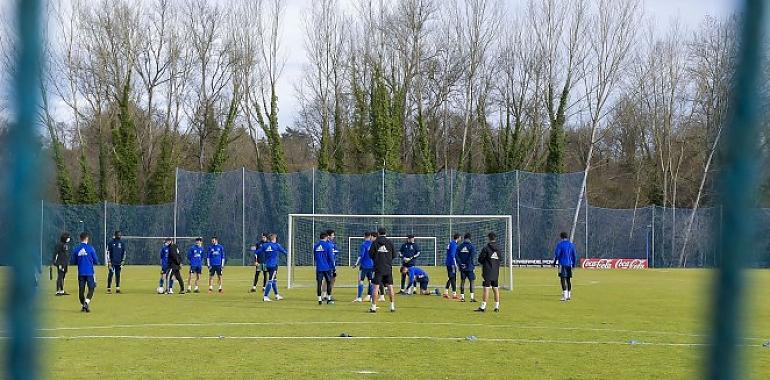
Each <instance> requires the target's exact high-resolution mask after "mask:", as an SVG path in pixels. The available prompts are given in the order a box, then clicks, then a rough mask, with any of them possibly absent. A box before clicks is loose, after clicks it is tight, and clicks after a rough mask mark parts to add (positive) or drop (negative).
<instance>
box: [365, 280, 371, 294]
mask: <svg viewBox="0 0 770 380" xmlns="http://www.w3.org/2000/svg"><path fill="white" fill-rule="evenodd" d="M366 295H368V296H371V295H372V284H371V283H369V288H368V289H366Z"/></svg>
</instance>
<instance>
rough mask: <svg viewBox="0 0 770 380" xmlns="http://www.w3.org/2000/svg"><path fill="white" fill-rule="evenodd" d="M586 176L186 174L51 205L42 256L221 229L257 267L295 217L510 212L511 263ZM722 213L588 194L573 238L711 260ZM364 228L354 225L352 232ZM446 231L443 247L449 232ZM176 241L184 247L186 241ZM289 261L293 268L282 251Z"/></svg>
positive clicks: (584, 250) (149, 246)
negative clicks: (138, 193)
mask: <svg viewBox="0 0 770 380" xmlns="http://www.w3.org/2000/svg"><path fill="white" fill-rule="evenodd" d="M582 179H583V174H582V173H571V174H538V173H527V172H509V173H497V174H476V173H463V172H458V171H453V170H450V171H442V172H438V173H434V174H402V173H396V172H389V171H379V172H373V173H364V174H336V173H327V172H321V171H316V170H306V171H301V172H294V173H285V174H277V173H260V172H252V171H248V170H237V171H231V172H224V173H199V172H189V171H184V170H179V171H178V177H177V197H176V205H175V204H174V203H168V204H162V205H152V206H148V205H118V204H111V203H108V204H96V205H66V206H65V205H59V204H55V203H50V202H43V203H42V204H41V228H42V231H41V234H40V236H41V243H40V245H41V253H40V255H41V262H47V260H49V259H50V257H49V256H50V255H51V253H52V251H53V247H54V246H55V244H56V241H57V240H58V237H59V235H60V234H61V233H62V232H63V231H68V232H70V233H72V234H73V235H76V234H77V233H79V232H80V231H83V230H85V231H88V232H89V233H90V234H91V236H92V242H93V243H94V245H95V246H96V247H97V248H98V249H100V252H104V245H105V238H106V239H109V238H110V237H111V236H112V233H113V232H114V231H115V230H121V231H122V232H123V234H124V235H128V236H134V237H162V236H172V235H175V236H181V237H194V236H202V237H204V238H205V239H206V240H207V241H208V238H210V237H211V236H214V235H216V236H218V237H219V239H220V242H221V243H222V244H223V245H224V246H225V249H226V252H227V255H228V259H229V261H230V263H232V264H241V263H242V264H250V263H251V262H252V260H253V259H252V258H251V257H250V255H247V254H246V253H247V249H248V246H249V245H250V244H252V243H254V242H255V241H257V240H258V239H259V235H260V233H262V232H275V233H277V234H278V236H279V241H284V242H285V239H286V237H287V233H288V215H289V214H290V213H297V214H298V213H302V214H311V213H315V214H346V215H357V214H358V215H383V214H401V215H408V214H412V215H482V214H483V215H510V216H511V217H512V221H513V226H512V227H513V236H512V238H513V242H512V246H513V256H514V259H548V258H550V257H551V256H552V254H553V247H554V244H555V243H556V242H557V240H558V235H559V233H560V232H562V231H566V232H570V230H571V227H572V224H573V220H574V218H575V208H576V207H577V200H578V197H579V195H580V187H581V184H582ZM175 209H176V212H175ZM720 215H721V208H719V207H715V208H708V207H706V208H700V209H698V210H696V212H695V213H693V211H692V210H691V209H680V208H664V207H659V206H655V207H653V206H649V207H643V208H637V209H606V208H599V207H593V206H590V205H587V204H586V203H585V202H583V203H582V205H581V207H580V210H579V213H578V215H577V224H576V229H575V235H574V242H575V244H576V246H577V249H578V254H579V256H580V257H593V258H638V259H648V260H649V264H650V265H651V266H654V267H713V266H714V265H716V262H717V257H716V255H717V248H716V247H717V240H718V237H719V234H720V233H721V219H720ZM691 221H692V222H691ZM752 222H753V223H755V225H757V226H758V227H759V231H758V233H757V236H756V239H755V244H754V249H753V252H752V254H751V258H750V262H748V263H747V264H748V265H750V266H753V267H769V266H770V231H768V228H770V227H768V226H770V210H766V209H757V210H756V212H755V214H754V216H753V220H752ZM343 227H344V226H343ZM316 232H318V231H316ZM361 232H362V231H359V229H355V231H351V232H350V236H358V234H360V233H361ZM315 235H316V234H313V236H314V237H315ZM438 238H439V242H441V245H443V244H444V243H445V240H446V239H448V236H439V237H438ZM187 240H190V239H187ZM126 243H127V245H128V249H129V252H130V254H129V255H128V258H127V261H128V262H129V263H131V264H156V263H157V251H158V250H159V249H160V245H161V244H162V241H160V240H158V239H131V240H128V241H127V242H126ZM189 243H190V244H191V241H190V242H189ZM180 244H181V245H183V247H182V248H185V249H186V247H184V245H187V244H188V242H186V240H185V241H183V242H182V243H180ZM439 251H440V250H439ZM440 253H441V252H439V254H440ZM100 257H101V255H100ZM1 259H2V257H0V262H2V260H1ZM281 264H282V265H285V264H286V262H285V259H282V262H281ZM297 264H299V265H310V264H312V263H304V262H300V263H297ZM346 264H347V263H346Z"/></svg>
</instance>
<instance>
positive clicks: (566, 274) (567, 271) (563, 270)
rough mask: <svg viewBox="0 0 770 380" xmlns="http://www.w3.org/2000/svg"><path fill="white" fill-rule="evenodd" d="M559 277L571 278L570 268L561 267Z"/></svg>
mask: <svg viewBox="0 0 770 380" xmlns="http://www.w3.org/2000/svg"><path fill="white" fill-rule="evenodd" d="M559 277H561V278H572V267H565V266H562V267H561V270H559Z"/></svg>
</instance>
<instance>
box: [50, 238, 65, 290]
mask: <svg viewBox="0 0 770 380" xmlns="http://www.w3.org/2000/svg"><path fill="white" fill-rule="evenodd" d="M69 254H70V234H69V233H67V232H65V233H63V234H61V237H59V243H57V244H56V248H55V249H54V251H53V260H51V264H53V265H54V266H55V267H56V295H57V296H67V295H69V293H67V292H65V291H64V278H65V277H67V264H69V262H70V260H69Z"/></svg>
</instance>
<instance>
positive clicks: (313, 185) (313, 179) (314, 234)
mask: <svg viewBox="0 0 770 380" xmlns="http://www.w3.org/2000/svg"><path fill="white" fill-rule="evenodd" d="M312 181H313V183H312V187H313V220H312V222H313V235H312V236H313V237H312V238H313V239H315V236H316V233H315V166H313V176H312ZM313 261H315V257H313ZM314 265H315V264H314Z"/></svg>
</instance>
